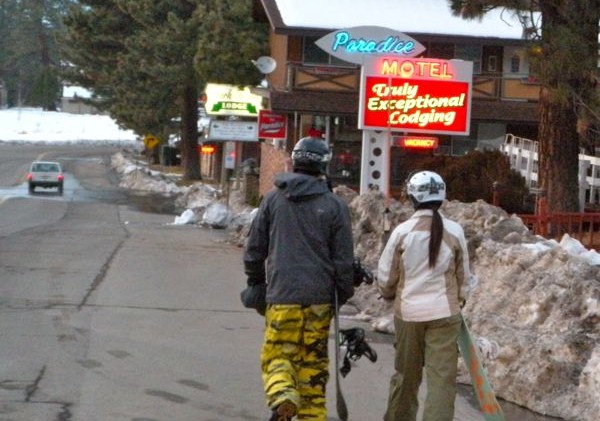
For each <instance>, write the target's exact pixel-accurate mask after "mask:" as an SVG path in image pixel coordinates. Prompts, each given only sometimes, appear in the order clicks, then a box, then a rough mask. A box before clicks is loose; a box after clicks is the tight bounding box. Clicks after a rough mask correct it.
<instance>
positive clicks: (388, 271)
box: [377, 209, 471, 322]
mask: <svg viewBox="0 0 600 421" xmlns="http://www.w3.org/2000/svg"><path fill="white" fill-rule="evenodd" d="M432 215H433V211H432V210H429V209H422V210H418V211H416V212H415V213H414V214H413V216H412V217H411V218H409V219H408V220H407V221H405V222H403V223H402V224H400V225H398V226H397V227H396V228H395V229H394V231H393V232H392V234H391V236H390V238H389V240H388V243H387V245H386V246H385V249H384V250H383V253H382V255H381V258H380V259H379V267H378V271H377V282H378V286H379V290H380V292H381V294H382V295H383V297H384V298H387V299H394V298H395V300H394V313H395V316H396V317H399V318H400V319H402V320H404V321H409V322H422V321H431V320H437V319H441V318H444V317H449V316H452V315H455V314H458V313H459V312H460V302H461V301H462V300H463V299H465V298H466V292H467V284H468V282H467V280H469V278H470V277H471V274H470V270H469V254H468V250H467V242H466V240H465V235H464V231H463V229H462V227H461V226H460V225H459V224H457V223H456V222H454V221H451V220H449V219H447V218H445V217H444V216H443V215H441V214H440V215H441V216H442V221H443V223H444V234H443V239H442V244H441V247H440V252H439V255H438V259H437V262H436V264H435V267H434V268H433V269H430V268H429V236H430V234H429V233H430V229H431V228H430V227H431V221H432Z"/></svg>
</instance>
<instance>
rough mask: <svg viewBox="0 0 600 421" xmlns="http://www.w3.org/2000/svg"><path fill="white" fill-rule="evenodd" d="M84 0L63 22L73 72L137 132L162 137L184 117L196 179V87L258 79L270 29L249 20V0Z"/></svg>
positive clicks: (186, 165)
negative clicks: (254, 65)
mask: <svg viewBox="0 0 600 421" xmlns="http://www.w3.org/2000/svg"><path fill="white" fill-rule="evenodd" d="M81 3H82V7H80V8H78V9H74V10H73V12H72V13H70V14H69V17H68V18H67V19H66V21H65V23H66V25H67V28H68V38H67V50H68V51H69V53H67V56H68V58H69V61H70V63H72V65H73V67H72V68H71V71H70V72H69V73H70V74H71V75H73V78H78V79H79V80H80V81H81V82H83V83H84V86H87V87H90V88H92V89H93V90H94V92H96V93H100V92H101V93H102V95H103V97H104V98H103V100H104V101H105V106H106V109H107V110H108V111H109V112H110V114H111V115H112V116H113V117H115V118H116V119H117V121H119V122H120V123H121V124H123V125H124V126H126V127H128V128H131V129H133V130H134V131H136V132H137V133H138V134H140V135H143V134H145V133H148V132H152V133H153V134H154V135H155V136H157V137H159V138H160V139H161V140H162V141H165V140H166V136H167V133H168V132H169V130H171V129H170V127H171V125H172V121H173V120H174V119H179V120H180V121H181V123H180V124H181V127H180V130H181V150H182V161H183V162H182V165H183V169H184V174H183V177H184V179H186V180H194V179H199V178H200V167H199V159H198V148H197V145H198V98H199V93H200V92H201V90H202V89H203V88H204V86H205V85H206V83H207V82H209V81H211V82H212V81H215V82H217V81H222V82H228V83H233V84H239V85H242V84H245V83H247V82H248V81H249V80H251V78H252V77H253V78H254V79H253V80H252V82H256V81H257V80H256V79H257V78H258V75H257V74H256V71H255V69H253V68H252V65H251V61H250V60H251V59H252V58H255V57H256V56H257V55H259V53H261V52H263V51H264V47H265V45H266V33H267V31H266V28H265V27H263V26H260V25H258V24H255V23H253V22H252V21H251V10H252V1H250V0H243V1H232V0H230V1H219V0H171V1H168V0H160V1H156V0H112V1H103V2H102V1H89V0H86V1H82V2H81ZM92 20H94V22H96V25H97V26H96V27H92V26H91V24H92ZM119 22H120V23H119ZM119 26H120V29H119ZM117 34H118V35H119V36H120V39H118V38H119V37H117V36H116V35H117ZM248 40H251V41H248ZM208 43H210V45H209V46H208V47H207V44H208ZM110 47H112V48H113V50H112V51H111V50H110ZM207 53H208V54H207ZM223 54H224V55H225V56H222V55H223Z"/></svg>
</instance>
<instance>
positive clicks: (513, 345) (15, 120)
mask: <svg viewBox="0 0 600 421" xmlns="http://www.w3.org/2000/svg"><path fill="white" fill-rule="evenodd" d="M46 119H48V120H46ZM67 126H69V127H68V130H67ZM92 128H93V129H92ZM45 130H50V131H51V133H49V134H46V135H44V134H43V133H44V131H45ZM87 133H90V135H89V136H87ZM91 133H93V134H94V135H93V136H92V135H91ZM97 133H102V134H103V135H102V136H97ZM47 140H51V141H52V142H73V143H75V142H119V143H125V144H127V145H131V148H129V149H130V150H131V152H130V153H126V152H120V153H117V154H115V155H114V156H113V159H112V165H113V167H114V169H115V170H116V171H117V172H118V173H119V174H120V178H121V186H122V187H124V188H129V189H135V190H146V191H153V192H157V193H161V194H163V195H165V196H167V197H170V198H172V199H173V200H174V201H175V203H176V205H177V207H178V208H179V209H182V212H181V213H180V214H179V215H176V216H174V219H173V222H172V224H177V225H190V226H196V227H197V226H198V225H206V226H210V227H213V228H220V229H225V230H229V232H230V233H231V236H230V238H231V242H232V243H235V244H237V245H242V244H243V239H244V238H245V234H246V232H247V230H248V227H249V224H250V221H251V220H252V217H253V215H254V212H255V209H254V208H252V207H249V206H246V205H245V204H244V203H243V200H242V199H241V197H242V195H241V194H240V193H239V191H234V192H233V193H232V194H231V196H230V197H229V198H227V199H226V198H225V197H224V196H223V194H222V193H221V192H220V191H219V190H216V189H215V188H213V187H211V186H209V185H206V184H203V183H200V182H199V183H195V184H193V185H191V186H185V187H180V186H178V185H177V183H176V181H177V179H178V176H177V175H175V174H165V173H161V172H158V171H153V170H152V169H150V168H149V167H148V166H147V164H146V163H145V161H144V160H142V159H139V156H138V155H137V152H136V150H137V146H139V144H140V142H139V141H138V140H136V137H135V136H133V134H131V133H129V132H127V131H123V130H120V129H119V128H118V127H116V125H115V124H114V122H112V120H110V119H109V118H107V117H102V116H84V117H80V116H74V115H63V114H62V113H51V115H48V113H44V112H41V111H40V110H30V109H22V110H0V142H2V141H9V142H41V141H47ZM336 193H337V194H339V195H340V196H341V197H343V198H344V199H345V200H346V201H347V202H348V204H349V206H350V208H351V213H352V215H353V230H354V239H355V252H356V255H357V256H358V257H360V258H361V259H362V261H363V262H364V263H365V264H366V265H367V266H369V267H370V268H371V269H375V268H376V265H377V260H378V258H379V253H380V252H381V249H382V247H383V246H384V244H385V239H386V238H387V235H388V234H389V232H387V231H385V230H384V226H386V224H384V223H383V222H384V221H383V218H384V210H385V206H386V204H387V206H389V209H390V210H391V213H390V214H389V215H391V226H392V227H393V226H395V225H396V224H398V223H399V222H402V221H404V220H405V219H406V218H408V217H409V216H410V215H411V214H412V209H411V208H410V206H408V205H407V204H406V203H400V202H397V201H392V202H391V203H388V202H387V201H386V200H385V198H384V197H383V195H381V194H380V193H377V192H370V193H367V194H364V195H357V194H356V193H355V192H353V191H352V190H350V189H347V188H344V187H338V188H336ZM442 212H444V214H445V215H446V216H448V217H449V218H451V219H453V220H455V221H457V222H459V223H460V224H461V225H462V226H463V227H464V229H465V234H466V236H467V240H468V244H469V253H470V256H471V261H472V266H473V272H474V273H475V275H476V276H477V277H478V279H479V284H478V286H477V288H475V290H474V291H473V293H472V295H471V297H470V299H469V300H468V302H467V305H466V306H465V308H464V313H465V317H466V318H467V320H469V322H470V324H471V330H472V332H473V333H474V334H475V335H476V336H479V337H481V342H482V343H484V344H487V345H489V346H488V348H489V349H491V350H493V352H490V356H495V357H496V358H495V359H491V360H489V361H488V362H487V370H488V374H489V377H490V379H491V381H492V384H493V385H494V388H495V390H496V392H497V394H498V395H499V396H500V397H502V398H504V399H506V400H508V401H511V402H514V403H517V404H519V405H522V406H524V407H527V408H530V409H532V410H534V411H536V412H540V413H544V414H547V415H553V416H558V417H562V418H565V419H578V420H585V421H592V420H594V421H596V420H598V414H600V399H599V397H600V255H599V254H598V253H597V252H595V251H590V250H586V249H585V248H584V247H583V246H581V244H580V243H579V242H577V241H576V240H574V239H572V238H570V237H568V236H565V237H564V238H563V239H562V240H561V241H560V242H556V241H550V240H546V239H544V238H541V237H538V236H534V235H532V234H531V233H530V232H529V231H528V230H527V228H526V227H525V225H524V224H523V223H522V221H521V220H520V219H519V218H518V217H516V216H515V215H508V214H506V212H504V211H503V210H502V209H500V208H497V207H494V206H491V205H489V204H487V203H485V202H482V201H478V202H475V203H460V202H456V201H449V202H447V203H445V204H444V206H443V208H442ZM240 288H241V286H240ZM343 313H344V314H345V317H354V318H357V319H361V320H364V321H367V322H370V323H371V324H372V326H373V329H375V330H378V331H383V332H387V333H391V332H392V330H393V323H392V322H391V321H392V306H391V303H389V302H386V301H385V300H381V299H379V296H378V293H377V290H376V288H375V287H374V286H369V285H362V286H361V287H359V288H358V290H357V292H356V294H355V297H353V298H352V299H351V300H350V302H349V303H348V304H347V305H346V306H344V308H343ZM491 354H494V355H491ZM461 373H462V376H461V379H462V380H463V381H465V382H467V381H468V376H466V375H465V372H464V370H463V371H461Z"/></svg>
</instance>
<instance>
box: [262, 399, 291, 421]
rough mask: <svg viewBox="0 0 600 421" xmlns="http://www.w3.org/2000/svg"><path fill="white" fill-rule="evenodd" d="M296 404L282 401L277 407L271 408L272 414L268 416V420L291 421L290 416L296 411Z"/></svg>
mask: <svg viewBox="0 0 600 421" xmlns="http://www.w3.org/2000/svg"><path fill="white" fill-rule="evenodd" d="M297 410H298V409H297V408H296V405H294V403H293V402H291V401H284V402H283V403H281V404H280V405H279V406H278V407H277V408H275V409H274V410H273V415H271V418H269V421H292V418H294V416H295V415H296V412H297Z"/></svg>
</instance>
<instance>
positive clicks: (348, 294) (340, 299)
mask: <svg viewBox="0 0 600 421" xmlns="http://www.w3.org/2000/svg"><path fill="white" fill-rule="evenodd" d="M336 289H337V303H338V307H341V306H343V305H344V304H346V302H348V300H349V299H350V298H352V296H353V295H354V288H352V287H350V289H347V290H343V289H341V288H339V287H336Z"/></svg>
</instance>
